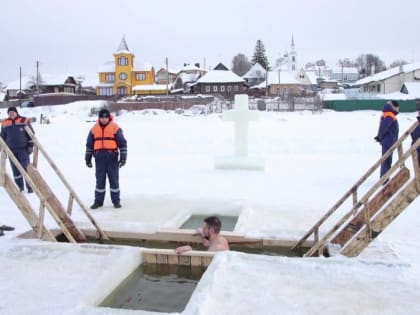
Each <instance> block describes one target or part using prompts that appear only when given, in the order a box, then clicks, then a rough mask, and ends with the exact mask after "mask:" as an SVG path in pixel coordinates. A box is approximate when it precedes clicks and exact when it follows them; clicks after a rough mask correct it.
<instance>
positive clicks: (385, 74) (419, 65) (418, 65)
mask: <svg viewBox="0 0 420 315" xmlns="http://www.w3.org/2000/svg"><path fill="white" fill-rule="evenodd" d="M401 68H402V69H400V67H399V66H398V67H394V68H391V69H389V70H385V71H382V72H378V73H376V74H374V75H371V76H368V77H366V78H363V79H360V80H358V81H356V82H355V83H354V84H353V85H363V84H368V83H371V82H377V81H382V80H385V79H388V78H391V77H393V76H396V75H398V74H400V73H408V72H412V71H415V70H418V69H420V62H415V63H410V64H407V65H403V66H402V67H401Z"/></svg>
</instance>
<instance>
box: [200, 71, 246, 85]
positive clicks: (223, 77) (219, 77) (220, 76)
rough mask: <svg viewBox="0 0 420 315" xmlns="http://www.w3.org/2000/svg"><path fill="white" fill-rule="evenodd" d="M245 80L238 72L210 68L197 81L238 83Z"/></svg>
mask: <svg viewBox="0 0 420 315" xmlns="http://www.w3.org/2000/svg"><path fill="white" fill-rule="evenodd" d="M238 82H244V79H242V78H241V77H240V76H238V75H237V74H235V73H233V72H232V71H230V70H210V71H209V72H207V73H206V74H205V75H203V76H202V77H201V78H200V79H199V80H198V81H197V83H238Z"/></svg>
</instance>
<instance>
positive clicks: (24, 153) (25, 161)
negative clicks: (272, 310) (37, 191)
mask: <svg viewBox="0 0 420 315" xmlns="http://www.w3.org/2000/svg"><path fill="white" fill-rule="evenodd" d="M12 152H13V154H14V156H15V157H16V158H17V160H18V161H19V163H20V164H21V165H22V166H23V168H24V169H25V170H26V169H27V168H28V165H29V154H28V150H27V149H26V148H23V149H15V150H12ZM10 166H11V167H12V172H13V179H14V180H15V183H16V185H17V186H18V187H19V189H20V190H23V189H24V181H23V176H22V174H21V173H20V172H19V170H18V168H17V167H16V166H15V165H14V164H13V162H12V160H10ZM26 189H28V190H31V189H32V188H31V187H30V186H29V185H28V183H26Z"/></svg>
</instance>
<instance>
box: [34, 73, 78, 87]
mask: <svg viewBox="0 0 420 315" xmlns="http://www.w3.org/2000/svg"><path fill="white" fill-rule="evenodd" d="M68 77H73V78H74V76H73V75H60V74H41V80H42V81H41V82H40V84H42V85H62V84H64V82H65V81H66V80H67V78H68Z"/></svg>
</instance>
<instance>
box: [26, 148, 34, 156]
mask: <svg viewBox="0 0 420 315" xmlns="http://www.w3.org/2000/svg"><path fill="white" fill-rule="evenodd" d="M27 151H28V154H32V152H34V147H32V146H30V147H28V149H27Z"/></svg>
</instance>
